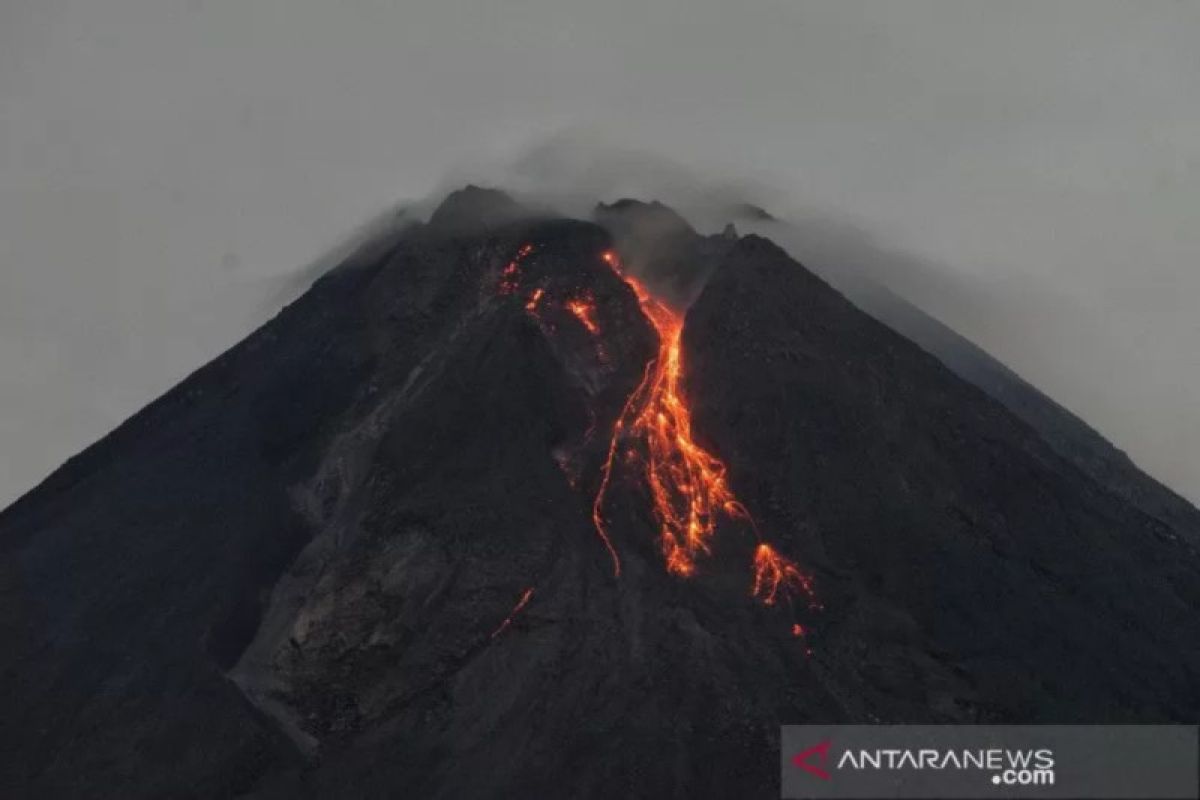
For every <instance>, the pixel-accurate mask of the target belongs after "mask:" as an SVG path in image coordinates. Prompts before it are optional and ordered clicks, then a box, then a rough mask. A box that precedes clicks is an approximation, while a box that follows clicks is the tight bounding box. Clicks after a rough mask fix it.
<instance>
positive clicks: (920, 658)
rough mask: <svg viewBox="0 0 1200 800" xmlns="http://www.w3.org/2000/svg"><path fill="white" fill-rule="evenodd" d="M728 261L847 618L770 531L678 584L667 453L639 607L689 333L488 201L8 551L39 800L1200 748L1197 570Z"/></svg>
mask: <svg viewBox="0 0 1200 800" xmlns="http://www.w3.org/2000/svg"><path fill="white" fill-rule="evenodd" d="M656 208H657V211H658V212H661V211H662V207H656ZM631 209H632V211H633V213H637V207H636V206H632V205H630V206H626V207H625V209H624V211H622V212H621V213H622V214H625V213H627V212H630V210H631ZM660 216H661V214H660ZM609 222H610V223H612V220H611V219H610V220H609ZM613 228H614V231H615V233H616V235H617V237H618V241H626V240H624V238H623V236H624V234H625V233H626V229H620V228H618V226H617V225H616V224H615V223H613ZM639 230H641V229H639ZM675 235H677V236H679V237H681V238H685V239H686V238H687V237H689V236H694V234H691V233H689V232H687V231H683V232H678V231H677V232H676V234H675ZM697 239H698V241H691V242H690V243H689V244H688V247H689V248H691V249H689V250H688V253H689V254H690V255H689V258H695V259H698V260H700V261H702V262H704V263H702V264H700V265H699V267H698V269H699V272H698V274H702V275H703V274H708V273H712V274H713V278H712V280H711V282H710V283H709V285H708V286H707V288H705V289H704V291H703V293H702V295H701V296H700V298H699V300H698V301H697V303H696V305H695V306H694V307H693V308H692V309H691V311H690V312H689V314H688V317H687V324H686V327H685V329H684V334H683V337H684V338H683V345H684V352H683V355H684V363H685V367H686V368H685V379H686V386H687V387H688V392H687V394H688V396H689V397H690V403H691V405H692V406H693V407H694V410H695V415H694V422H695V424H696V429H697V430H696V432H697V437H698V439H699V440H700V442H701V444H704V445H707V446H710V447H711V448H712V450H713V452H714V453H715V454H717V455H718V456H720V457H721V458H722V459H724V461H725V462H726V463H727V464H728V466H729V469H730V481H731V485H732V487H733V488H734V489H735V490H736V491H737V493H738V495H739V496H740V498H741V500H743V501H744V502H745V504H746V505H747V506H748V508H749V511H750V512H751V513H752V514H753V515H754V516H755V517H756V518H757V520H758V523H759V527H760V528H761V530H762V532H763V535H764V536H766V537H768V540H769V541H770V542H772V543H773V544H774V545H775V546H776V548H777V549H778V550H779V551H780V552H781V553H782V554H783V555H784V556H787V557H790V558H792V559H794V560H795V561H796V562H797V563H798V564H799V565H800V567H801V568H802V569H804V570H805V571H809V572H812V573H814V575H815V585H816V592H817V595H818V597H819V599H820V602H821V603H822V604H823V605H824V609H823V610H811V609H809V608H807V607H806V605H805V603H804V602H802V598H800V597H798V596H797V597H796V598H793V599H794V600H796V602H795V603H789V602H784V601H783V600H782V599H781V600H780V602H777V603H776V604H774V605H770V606H765V605H763V604H762V603H761V602H759V601H756V599H755V598H754V597H752V592H751V588H752V574H751V570H750V563H751V561H752V559H753V558H754V554H755V553H756V552H757V551H756V550H755V547H756V545H755V542H754V538H753V535H752V533H751V531H750V528H749V526H748V524H747V523H745V522H744V521H740V520H738V519H736V518H729V519H726V518H722V519H721V520H720V522H719V524H718V529H717V531H716V536H715V538H714V539H713V546H712V553H711V554H710V555H709V556H708V557H707V558H701V559H699V560H698V562H697V569H696V574H695V575H694V576H692V577H690V578H688V579H682V578H679V577H676V576H674V575H670V574H668V573H667V571H666V570H665V569H664V564H663V555H662V553H661V552H660V545H659V542H658V539H657V528H658V523H657V522H656V520H655V519H654V517H653V516H652V514H651V510H650V508H651V504H650V497H649V495H648V488H647V484H646V482H645V481H644V480H641V479H640V478H639V475H640V473H639V471H638V470H637V469H634V468H633V466H631V465H636V464H637V463H638V452H639V448H640V447H641V446H642V445H641V444H640V443H639V442H637V441H635V440H633V439H631V438H630V437H629V436H622V437H620V438H618V440H617V445H618V446H616V447H613V448H612V453H613V461H614V463H616V464H617V466H616V467H614V468H613V470H612V471H611V484H610V485H609V486H608V492H607V495H606V502H605V504H604V506H603V509H602V511H603V518H604V520H605V521H606V523H607V525H606V527H607V529H608V534H609V537H610V539H611V545H612V547H613V549H614V550H615V552H616V553H617V554H618V555H619V561H620V567H621V570H620V576H619V577H616V576H615V575H614V562H613V557H612V555H611V554H610V553H609V551H608V549H607V547H606V546H605V543H604V542H603V541H602V539H601V537H600V536H599V534H598V532H597V529H596V527H595V525H594V523H593V501H594V498H595V497H596V493H597V489H598V487H599V486H600V485H601V483H602V481H603V474H604V471H603V467H604V465H605V463H606V458H607V457H608V454H609V450H610V438H611V433H612V431H613V428H614V423H615V421H616V420H617V419H618V418H619V417H623V414H622V412H623V409H625V408H626V401H627V399H628V398H629V397H630V393H631V392H633V391H634V389H635V387H637V386H639V382H640V381H642V378H643V375H646V374H649V373H648V369H649V368H650V367H652V366H653V364H652V362H651V359H653V358H655V356H656V355H657V353H658V346H659V345H658V343H657V341H656V336H655V329H654V327H653V326H652V325H651V323H650V321H649V320H648V319H647V318H646V317H645V316H644V315H643V313H642V310H641V309H640V307H639V298H638V297H637V295H636V293H635V291H634V289H633V288H632V287H631V286H630V285H629V284H627V283H625V282H624V281H622V280H621V279H620V277H619V276H618V275H617V274H616V273H615V272H614V271H613V270H612V269H611V268H610V265H609V264H608V263H607V262H606V260H605V258H604V257H603V254H604V253H605V252H606V251H607V250H608V249H609V248H610V247H612V246H613V232H610V231H608V230H606V229H605V228H604V227H601V226H598V225H595V224H591V223H587V222H578V221H570V220H559V219H552V218H545V217H538V216H536V215H534V214H531V213H529V212H526V211H524V210H523V209H521V208H520V207H518V206H516V205H515V204H514V203H513V202H512V201H511V200H509V199H508V198H506V197H505V196H503V195H501V194H499V193H496V192H488V191H484V190H478V189H469V190H465V191H464V192H461V193H456V194H455V195H452V196H451V198H449V199H448V200H447V202H446V203H445V204H444V205H443V206H442V208H440V209H439V210H438V212H437V213H436V214H435V215H434V217H433V218H432V220H431V223H430V224H429V225H414V226H410V227H408V228H406V229H404V230H402V231H394V232H389V233H388V234H387V235H386V236H385V238H384V239H383V240H380V241H375V242H371V243H370V244H369V245H368V246H366V247H364V248H363V249H362V250H361V251H360V252H359V253H358V254H357V255H356V256H354V257H352V258H351V259H350V261H349V262H347V263H346V264H345V265H343V266H342V267H340V268H339V269H337V270H335V271H334V272H332V273H331V274H329V275H327V276H326V277H325V278H323V279H322V280H320V281H319V282H318V283H317V284H316V285H315V286H314V287H313V288H312V289H311V290H310V291H309V292H308V293H307V294H306V295H305V296H304V297H303V298H301V299H300V300H299V301H298V302H296V303H294V304H293V305H292V306H290V307H288V308H287V309H285V310H284V311H283V312H282V313H281V314H280V315H279V316H278V317H277V318H276V319H275V320H273V321H272V322H270V323H268V324H267V325H266V326H264V327H263V328H262V329H260V330H259V331H257V332H256V333H255V334H253V335H252V336H251V337H249V338H248V339H247V340H246V341H245V342H243V343H242V344H240V345H238V346H237V347H235V348H233V349H232V350H231V351H229V352H228V353H226V354H225V355H223V356H222V357H221V358H219V359H217V360H216V361H214V362H213V363H212V364H210V365H208V366H206V367H205V368H203V369H201V370H200V371H198V372H197V373H196V374H194V375H193V376H192V377H190V378H189V379H188V380H186V381H185V382H184V383H182V384H181V385H180V386H179V387H177V388H176V389H174V390H172V391H171V392H170V393H168V394H167V395H166V396H164V397H163V398H162V399H161V400H159V401H157V402H155V403H154V404H152V405H151V406H149V407H148V408H146V409H145V410H144V411H142V412H141V413H139V414H138V415H136V416H135V417H134V418H132V419H131V420H130V421H129V422H128V423H126V424H125V425H123V426H122V427H121V428H119V429H118V430H117V431H115V432H114V433H113V434H112V435H110V436H109V437H107V438H106V439H104V440H102V441H101V442H99V443H97V444H96V445H95V446H93V447H92V448H89V450H87V451H85V452H84V453H83V454H81V455H80V456H79V457H77V458H76V459H73V460H72V461H71V462H69V463H68V464H66V465H64V467H63V468H62V469H60V470H59V471H58V472H56V473H55V474H54V475H53V476H51V478H49V479H48V480H47V481H46V482H45V483H44V484H43V485H42V486H41V487H39V488H38V489H36V490H34V491H33V492H31V493H30V494H29V495H27V496H26V497H24V498H22V500H21V501H19V502H18V503H17V504H16V505H14V506H13V507H12V508H10V509H8V510H7V511H6V512H4V513H3V514H2V515H0V591H2V593H3V594H2V597H0V608H2V609H3V610H2V611H0V621H2V627H0V636H2V637H3V641H2V642H0V698H2V700H0V702H2V703H3V709H2V710H3V712H4V714H3V716H2V717H0V719H3V722H0V737H2V738H0V744H2V745H3V749H4V754H5V755H4V759H3V764H4V770H5V772H4V774H3V780H4V783H3V787H2V788H3V791H2V792H0V794H3V795H4V796H5V797H55V796H89V797H105V796H111V797H122V798H128V797H161V796H172V797H186V796H195V797H217V796H239V795H241V796H246V795H249V796H262V797H289V798H290V797H304V796H311V797H393V796H397V795H402V796H412V797H446V798H460V797H512V796H533V797H613V796H622V797H661V796H687V797H696V796H711V797H731V796H744V797H772V796H776V794H777V789H776V781H777V775H776V770H777V764H778V754H777V752H776V747H777V737H778V725H779V724H780V723H781V722H802V721H806V720H824V721H870V720H888V721H914V722H915V721H970V720H1005V721H1019V720H1030V719H1032V720H1090V719H1095V720H1099V719H1109V720H1158V719H1178V720H1191V719H1195V718H1196V717H1197V715H1198V714H1197V712H1198V710H1200V699H1198V696H1200V692H1198V689H1197V686H1198V683H1197V681H1198V673H1200V653H1197V642H1198V641H1200V636H1198V635H1197V634H1198V633H1200V630H1198V626H1200V623H1198V622H1197V616H1196V613H1195V612H1196V610H1197V606H1198V605H1200V597H1198V596H1197V595H1198V591H1200V581H1198V567H1197V557H1196V554H1195V552H1194V551H1193V549H1192V548H1191V545H1189V544H1188V543H1187V542H1186V541H1185V540H1183V539H1181V538H1180V537H1177V536H1175V535H1174V533H1173V531H1172V530H1171V528H1170V527H1169V526H1168V525H1166V524H1165V523H1163V522H1161V521H1158V520H1154V519H1151V518H1150V517H1148V516H1146V515H1145V514H1143V513H1141V512H1140V511H1138V510H1137V509H1136V508H1134V507H1132V506H1130V505H1128V504H1127V503H1126V502H1125V501H1124V500H1122V499H1121V498H1120V497H1118V496H1116V495H1114V494H1113V493H1111V492H1109V491H1108V490H1106V489H1104V488H1102V487H1101V486H1100V485H1099V484H1097V483H1095V482H1094V481H1092V480H1091V479H1089V478H1088V477H1087V476H1085V475H1084V474H1083V473H1081V472H1080V471H1079V470H1077V469H1076V468H1075V467H1074V466H1072V465H1071V464H1069V463H1067V462H1066V461H1064V460H1063V459H1061V458H1060V457H1059V456H1057V455H1055V454H1054V453H1053V452H1052V451H1051V450H1050V448H1049V447H1047V446H1046V444H1045V443H1044V442H1042V441H1041V440H1040V439H1039V438H1038V437H1037V436H1036V435H1035V433H1034V432H1033V430H1032V429H1031V428H1029V427H1028V426H1026V425H1025V424H1024V423H1022V422H1020V421H1019V420H1017V419H1016V418H1015V417H1014V416H1013V415H1012V414H1011V413H1009V412H1008V411H1006V410H1005V409H1004V408H1003V407H1001V406H1000V405H999V404H998V403H996V402H995V401H993V400H992V399H990V398H988V397H987V396H985V395H984V394H983V393H982V392H980V391H978V390H977V389H975V388H974V387H972V386H970V385H968V384H967V383H965V382H963V381H962V380H960V379H959V378H957V377H955V376H954V375H953V374H952V373H951V372H949V371H948V370H947V369H946V368H945V367H943V366H942V365H941V364H940V363H938V362H937V361H936V360H934V359H933V358H932V357H930V356H928V355H926V354H925V353H924V352H922V351H921V350H919V349H918V348H917V347H915V346H914V345H912V344H911V343H910V342H908V341H907V340H905V339H903V338H901V337H900V336H898V335H896V334H895V333H894V332H892V331H891V330H889V329H887V328H885V327H884V326H882V325H880V324H878V323H876V322H874V321H873V320H872V319H870V318H869V317H867V316H866V315H864V314H862V313H861V312H859V311H858V310H857V309H855V308H854V307H853V306H852V305H850V304H849V303H847V302H846V301H845V300H844V299H843V298H842V297H841V296H840V295H838V294H837V293H836V292H833V291H832V290H831V289H830V288H829V287H828V286H826V285H825V284H824V283H822V282H821V281H819V280H818V279H816V278H814V277H813V276H812V275H811V274H809V273H808V272H807V271H805V270H804V269H803V268H802V267H800V266H799V265H797V264H795V263H794V262H791V261H790V260H788V259H787V258H786V257H785V256H784V255H783V254H782V252H781V251H779V250H778V249H776V248H774V247H773V246H772V245H770V244H769V243H767V242H765V241H764V240H760V239H755V238H753V237H750V238H747V239H742V240H740V241H739V240H736V237H733V236H727V237H709V238H708V239H699V238H698V237H697ZM626 246H627V247H632V246H633V245H630V244H628V243H627V244H626ZM646 253H648V255H647V254H639V253H634V252H629V253H625V254H623V255H625V256H626V257H627V260H628V261H629V262H630V263H637V262H639V261H640V262H642V263H641V266H642V267H644V268H645V269H646V271H647V274H650V275H653V274H655V272H656V270H657V271H658V272H659V273H661V274H662V275H664V276H666V279H667V280H674V278H672V277H671V276H672V275H675V276H676V277H678V270H677V268H678V266H679V261H678V254H679V251H678V250H677V249H674V248H666V249H665V250H662V251H658V250H655V249H654V248H651V247H647V250H646ZM663 253H666V255H663ZM663 258H672V259H674V260H672V261H670V262H669V263H666V264H659V263H657V262H658V260H660V259H663ZM673 287H674V288H676V289H680V288H681V287H680V285H679V284H678V282H677V281H676V282H675V283H674V284H673ZM688 288H689V291H690V290H691V289H690V287H688ZM781 596H782V595H781ZM759 599H760V600H761V597H760V598H759ZM793 624H799V625H802V626H803V627H802V628H801V629H798V630H797V632H799V633H801V634H803V635H800V636H796V635H793V629H792V625H793ZM810 629H811V633H808V632H806V631H808V630H810Z"/></svg>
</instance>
